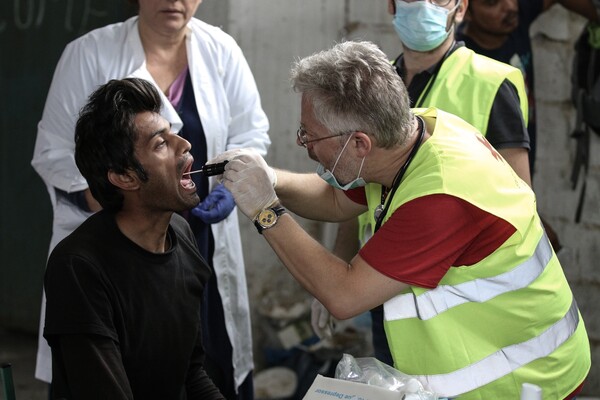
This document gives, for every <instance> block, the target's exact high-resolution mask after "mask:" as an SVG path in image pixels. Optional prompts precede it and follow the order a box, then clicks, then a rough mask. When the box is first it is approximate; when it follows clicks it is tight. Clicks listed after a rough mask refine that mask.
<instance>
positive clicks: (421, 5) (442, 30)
mask: <svg viewBox="0 0 600 400" xmlns="http://www.w3.org/2000/svg"><path fill="white" fill-rule="evenodd" d="M394 1H395V2H396V15H394V28H395V29H396V33H397V34H398V37H400V40H401V41H402V43H404V44H405V45H406V47H408V48H409V49H411V50H415V51H421V52H425V51H430V50H433V49H435V48H436V47H438V46H439V45H441V44H442V43H443V42H444V40H446V38H447V37H448V35H449V34H450V31H447V30H446V26H447V25H448V15H450V13H452V12H454V10H456V9H457V8H458V6H459V5H460V1H459V2H457V3H456V6H454V7H453V8H452V9H451V10H448V9H446V8H444V7H439V6H436V5H434V4H431V3H429V2H427V1H425V0H419V1H413V2H411V3H407V2H406V1H404V0H394Z"/></svg>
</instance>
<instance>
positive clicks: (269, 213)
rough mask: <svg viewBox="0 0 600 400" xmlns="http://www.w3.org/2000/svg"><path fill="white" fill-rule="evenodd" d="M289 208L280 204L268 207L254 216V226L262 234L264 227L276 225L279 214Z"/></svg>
mask: <svg viewBox="0 0 600 400" xmlns="http://www.w3.org/2000/svg"><path fill="white" fill-rule="evenodd" d="M286 212H287V210H286V209H285V208H283V207H282V206H280V205H274V206H271V207H267V208H265V209H264V210H262V211H261V212H259V213H258V215H257V216H256V217H255V218H254V226H256V229H257V230H258V233H260V234H261V235H262V232H263V230H264V229H269V228H272V227H274V226H275V224H276V223H277V220H278V219H279V216H280V215H282V214H284V213H286Z"/></svg>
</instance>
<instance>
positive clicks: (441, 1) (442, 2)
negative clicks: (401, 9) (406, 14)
mask: <svg viewBox="0 0 600 400" xmlns="http://www.w3.org/2000/svg"><path fill="white" fill-rule="evenodd" d="M395 1H405V0H395ZM412 1H426V2H428V3H431V4H433V5H434V6H436V7H446V6H447V5H448V4H450V3H451V2H452V0H412ZM412 1H411V2H412Z"/></svg>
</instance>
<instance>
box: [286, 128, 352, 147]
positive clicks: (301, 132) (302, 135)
mask: <svg viewBox="0 0 600 400" xmlns="http://www.w3.org/2000/svg"><path fill="white" fill-rule="evenodd" d="M306 133H307V130H306V128H305V127H303V126H302V125H300V126H299V127H298V130H297V131H296V137H297V138H298V142H300V146H302V147H304V148H307V147H308V144H309V143H314V142H318V141H320V140H325V139H331V138H334V137H338V136H344V135H347V134H349V133H354V131H352V132H341V133H336V134H335V135H329V136H324V137H320V138H316V139H310V140H309V139H308V138H307V137H306Z"/></svg>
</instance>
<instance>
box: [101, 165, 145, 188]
mask: <svg viewBox="0 0 600 400" xmlns="http://www.w3.org/2000/svg"><path fill="white" fill-rule="evenodd" d="M108 180H109V181H110V183H112V184H113V185H115V186H116V187H118V188H119V189H121V190H136V189H137V188H139V186H140V185H139V180H138V177H137V175H136V174H135V173H134V172H133V171H131V170H127V172H125V173H124V174H119V173H116V172H115V171H113V170H110V171H108Z"/></svg>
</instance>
